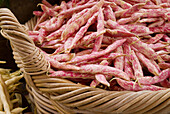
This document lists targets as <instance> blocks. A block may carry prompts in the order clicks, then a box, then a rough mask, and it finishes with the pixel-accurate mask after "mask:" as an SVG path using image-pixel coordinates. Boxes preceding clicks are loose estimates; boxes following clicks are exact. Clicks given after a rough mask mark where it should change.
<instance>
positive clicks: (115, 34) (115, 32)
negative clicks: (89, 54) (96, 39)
mask: <svg viewBox="0 0 170 114" xmlns="http://www.w3.org/2000/svg"><path fill="white" fill-rule="evenodd" d="M106 33H107V35H108V36H111V37H132V36H135V34H133V33H131V32H128V31H124V30H121V29H113V30H111V29H106Z"/></svg>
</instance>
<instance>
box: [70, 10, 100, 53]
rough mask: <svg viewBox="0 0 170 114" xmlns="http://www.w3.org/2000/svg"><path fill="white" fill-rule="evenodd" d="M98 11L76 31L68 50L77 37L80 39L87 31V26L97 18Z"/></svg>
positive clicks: (74, 43) (76, 40)
mask: <svg viewBox="0 0 170 114" xmlns="http://www.w3.org/2000/svg"><path fill="white" fill-rule="evenodd" d="M97 15H98V13H95V14H94V15H93V16H92V17H91V18H90V19H89V20H88V21H87V23H86V25H85V26H83V27H81V28H80V30H79V31H78V32H77V33H76V35H75V37H74V39H73V41H72V43H71V45H70V47H68V49H67V50H68V51H70V50H71V49H72V48H73V47H75V45H76V43H77V42H78V40H79V39H81V38H82V37H83V35H84V34H85V32H87V29H88V28H89V26H90V25H91V24H93V23H94V22H95V20H96V18H97Z"/></svg>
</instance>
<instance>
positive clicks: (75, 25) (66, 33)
mask: <svg viewBox="0 0 170 114" xmlns="http://www.w3.org/2000/svg"><path fill="white" fill-rule="evenodd" d="M103 4H104V0H100V2H98V3H97V4H96V5H94V6H93V7H92V8H91V9H89V10H88V11H87V12H86V13H85V14H83V15H82V16H81V17H80V18H78V19H76V20H75V22H73V23H71V24H70V25H69V27H66V29H65V30H64V31H63V32H62V34H61V40H65V39H67V38H68V37H69V36H71V35H72V34H73V33H74V32H75V31H77V30H78V29H79V28H80V27H81V26H82V25H84V24H85V23H86V22H87V21H88V19H89V18H90V17H91V16H92V15H93V14H94V13H95V12H97V11H98V10H99V9H100V7H102V6H103ZM70 28H71V29H70Z"/></svg>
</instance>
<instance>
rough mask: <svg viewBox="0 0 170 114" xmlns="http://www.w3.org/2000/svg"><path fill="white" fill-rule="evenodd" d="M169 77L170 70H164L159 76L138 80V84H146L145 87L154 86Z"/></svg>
mask: <svg viewBox="0 0 170 114" xmlns="http://www.w3.org/2000/svg"><path fill="white" fill-rule="evenodd" d="M168 77H170V68H169V69H166V70H163V71H162V72H161V73H160V75H159V76H154V77H152V76H145V77H142V78H138V82H139V83H140V84H144V85H152V84H155V83H159V82H162V81H164V80H165V79H167V78H168Z"/></svg>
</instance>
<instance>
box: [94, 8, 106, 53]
mask: <svg viewBox="0 0 170 114" xmlns="http://www.w3.org/2000/svg"><path fill="white" fill-rule="evenodd" d="M97 22H98V23H97V32H100V31H103V30H104V15H103V12H102V8H100V9H99V14H98V17H97ZM102 40H103V34H102V35H100V36H99V37H97V38H96V39H95V43H94V47H93V52H96V51H98V50H99V49H100V47H101V44H102Z"/></svg>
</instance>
